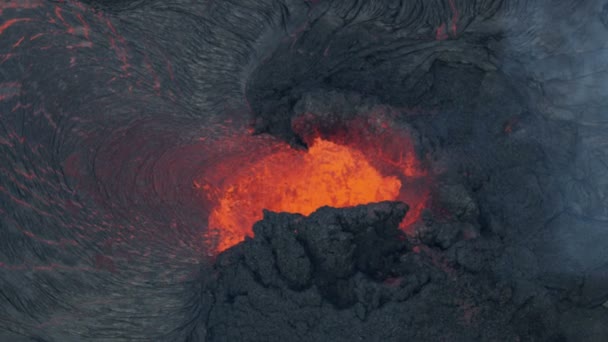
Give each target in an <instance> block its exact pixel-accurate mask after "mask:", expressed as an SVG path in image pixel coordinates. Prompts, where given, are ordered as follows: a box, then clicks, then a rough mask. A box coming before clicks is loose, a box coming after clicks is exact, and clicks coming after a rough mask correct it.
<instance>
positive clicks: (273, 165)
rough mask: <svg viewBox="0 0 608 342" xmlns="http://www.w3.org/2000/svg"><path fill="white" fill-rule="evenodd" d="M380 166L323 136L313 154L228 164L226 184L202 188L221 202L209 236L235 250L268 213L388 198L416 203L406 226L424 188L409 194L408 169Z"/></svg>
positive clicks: (279, 153)
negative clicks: (265, 210)
mask: <svg viewBox="0 0 608 342" xmlns="http://www.w3.org/2000/svg"><path fill="white" fill-rule="evenodd" d="M378 157H379V158H380V157H381V156H378ZM228 159H229V158H228ZM378 163H382V161H380V162H378V161H374V162H371V161H370V160H369V156H368V155H366V154H364V153H363V152H361V151H360V150H359V149H357V148H354V147H350V146H347V145H343V144H338V143H334V142H331V141H328V140H323V139H321V138H316V139H314V142H313V143H312V144H311V146H310V148H309V149H308V151H301V150H295V149H292V148H289V147H288V146H282V147H281V148H280V149H278V150H275V151H273V152H272V153H267V154H265V155H261V156H260V157H259V159H257V160H255V161H253V162H250V163H247V162H243V163H241V165H239V163H238V162H234V161H232V162H230V161H226V162H225V163H222V164H223V165H222V167H221V168H222V169H224V168H226V166H227V164H229V165H230V167H231V168H232V170H231V172H230V173H228V174H226V175H225V177H224V178H223V180H222V181H221V184H220V185H218V184H217V183H216V184H211V185H210V184H208V183H206V185H204V186H202V189H204V190H205V191H206V192H207V195H208V197H210V198H211V199H212V202H214V203H215V204H214V205H215V206H214V207H213V208H212V210H211V213H210V216H209V220H208V227H209V229H208V232H207V238H208V239H209V240H210V242H211V244H212V248H213V249H214V251H215V252H221V251H223V250H225V249H227V248H230V247H231V246H233V245H235V244H237V243H239V242H241V241H242V240H243V239H244V238H245V237H246V236H252V235H253V232H252V226H253V224H254V223H255V222H256V221H259V220H261V219H262V215H263V214H262V211H263V209H268V210H271V211H275V212H289V213H299V214H303V215H309V214H311V213H312V212H314V211H315V210H317V209H318V208H320V207H323V206H332V207H338V208H340V207H349V206H355V205H360V204H367V203H372V202H379V201H385V200H402V201H405V202H407V203H408V204H410V205H412V210H411V214H409V215H408V218H407V220H404V222H403V223H402V227H403V226H404V225H405V224H407V223H411V222H412V221H413V220H415V219H416V218H417V217H418V216H419V214H420V212H421V210H422V209H423V208H424V202H425V200H426V195H424V194H423V193H421V192H418V190H419V189H418V190H415V189H410V190H412V191H414V192H415V193H408V188H407V187H404V185H407V182H408V177H409V175H406V173H408V172H407V171H408V170H407V168H403V167H395V166H397V165H388V167H387V168H386V169H387V170H386V171H391V172H383V171H385V170H384V169H385V168H382V170H380V169H379V168H378V167H377V166H376V165H379V164H378ZM389 169H390V170H389ZM225 171H226V170H225ZM225 171H224V172H225ZM218 172H222V171H219V169H218ZM406 221H407V222H406Z"/></svg>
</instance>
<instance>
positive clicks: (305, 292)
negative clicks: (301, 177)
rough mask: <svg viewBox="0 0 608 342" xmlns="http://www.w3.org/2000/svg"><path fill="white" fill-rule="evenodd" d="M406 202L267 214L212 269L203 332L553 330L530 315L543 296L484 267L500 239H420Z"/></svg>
mask: <svg viewBox="0 0 608 342" xmlns="http://www.w3.org/2000/svg"><path fill="white" fill-rule="evenodd" d="M407 209H408V207H407V205H405V204H403V203H399V202H381V203H375V204H369V205H362V206H357V207H352V208H343V209H336V208H330V207H324V208H320V209H319V210H317V211H316V212H314V213H312V214H311V215H310V216H308V217H304V216H302V215H298V214H285V213H273V212H269V211H266V212H265V213H264V219H263V220H262V221H259V222H257V223H256V224H255V226H254V232H255V237H254V238H252V239H246V240H245V241H244V242H242V243H241V244H239V245H237V246H235V247H233V248H231V249H229V250H227V251H225V252H224V253H222V254H221V255H220V256H219V257H218V260H217V262H216V264H215V266H214V267H213V268H212V269H206V270H205V273H213V274H216V277H215V278H214V279H216V280H214V281H210V282H208V283H207V284H206V285H205V286H204V288H203V293H204V295H203V296H202V298H208V300H205V301H204V303H203V308H204V311H205V312H208V316H206V317H207V319H206V320H205V321H204V322H200V324H201V325H202V326H203V327H201V329H203V330H204V331H205V332H206V337H205V338H206V340H208V341H231V340H242V341H284V340H289V341H352V340H383V341H403V340H409V339H413V340H425V341H426V340H429V341H430V340H438V339H441V338H448V340H471V339H481V340H491V339H494V340H514V339H517V338H521V339H523V340H538V341H545V340H546V339H547V338H553V337H554V333H553V332H551V329H552V328H551V324H554V322H552V321H549V322H546V321H545V320H542V319H537V318H535V320H536V321H537V323H538V324H539V327H538V328H533V329H530V328H529V327H528V322H527V321H526V320H527V319H528V318H526V317H531V316H534V315H541V312H542V310H545V309H546V306H544V304H543V303H535V304H534V306H528V304H527V303H526V304H516V302H514V300H513V294H512V288H511V287H510V286H509V285H508V284H506V283H498V282H496V280H495V279H493V277H492V276H491V274H490V273H488V267H489V265H491V264H492V263H493V261H492V260H494V259H495V258H496V255H495V254H496V252H497V248H500V245H497V244H496V241H494V240H486V239H484V238H479V239H474V240H471V241H465V240H463V241H460V242H459V243H457V244H456V245H454V248H451V249H449V250H448V251H447V252H446V253H444V252H442V251H441V250H437V249H432V248H429V247H426V246H425V245H418V246H415V248H414V246H413V241H411V240H410V238H408V237H407V236H406V235H405V234H404V233H403V232H402V231H401V230H400V229H399V228H398V224H399V222H400V221H401V219H402V218H403V216H404V215H405V214H406V212H407ZM444 247H445V246H444ZM484 251H485V252H484ZM490 251H494V252H493V253H492V252H490ZM453 253H455V254H454V255H453V256H452V255H451V254H453ZM484 253H485V254H484ZM482 255H485V256H482ZM450 260H453V261H450ZM460 264H462V265H463V266H464V267H462V268H461V267H460V266H459V265H460ZM518 305H519V307H520V308H522V310H523V311H520V309H518ZM534 317H540V316H534ZM404 322H408V323H407V324H404Z"/></svg>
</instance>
